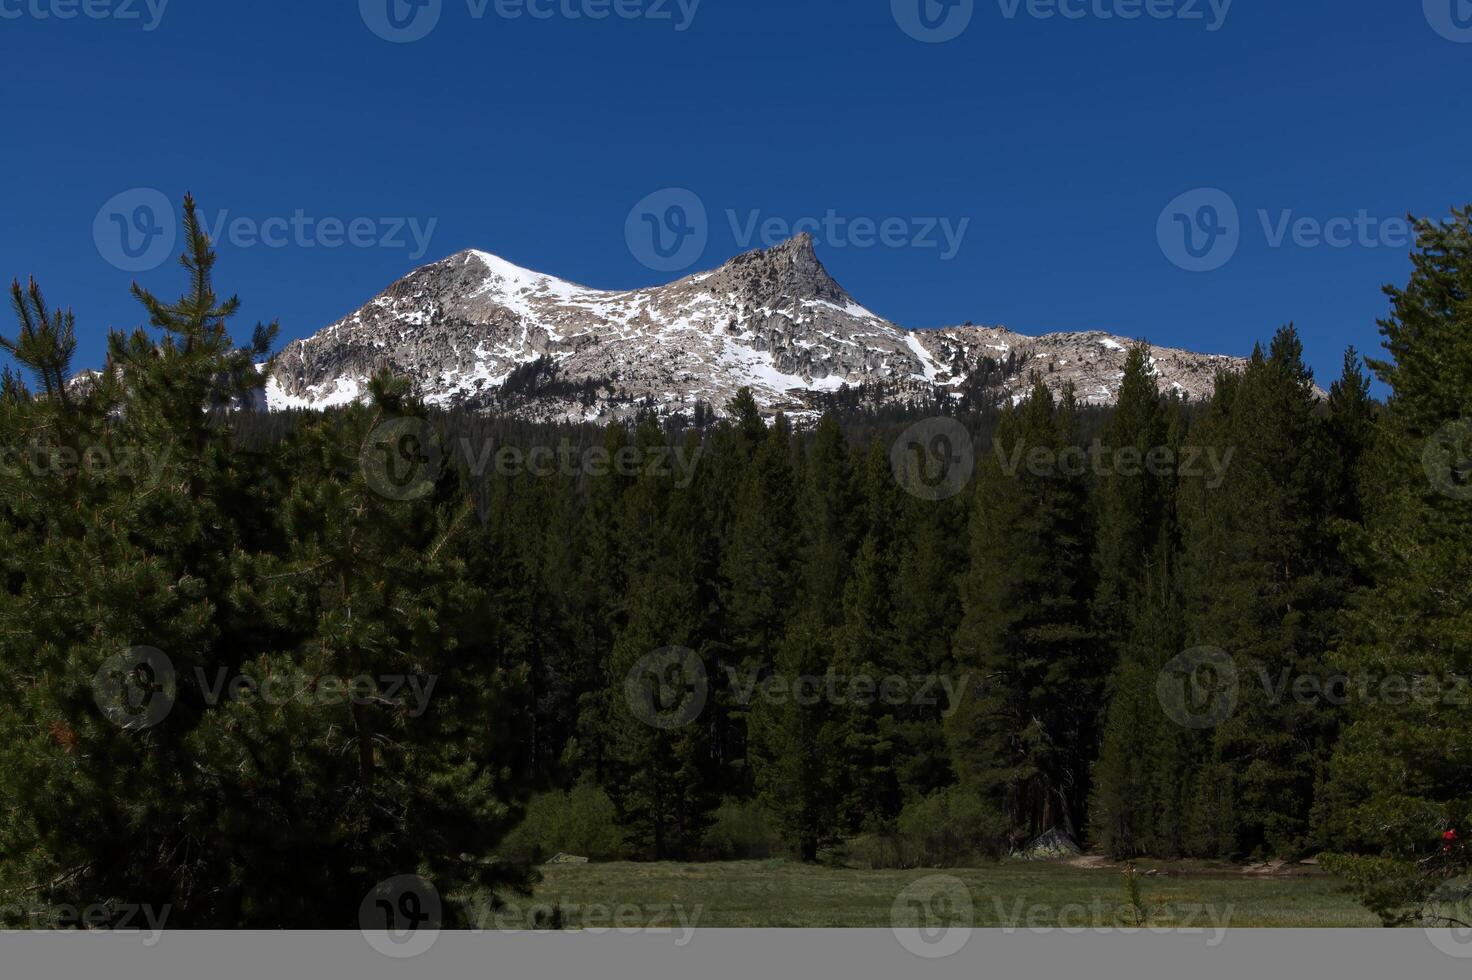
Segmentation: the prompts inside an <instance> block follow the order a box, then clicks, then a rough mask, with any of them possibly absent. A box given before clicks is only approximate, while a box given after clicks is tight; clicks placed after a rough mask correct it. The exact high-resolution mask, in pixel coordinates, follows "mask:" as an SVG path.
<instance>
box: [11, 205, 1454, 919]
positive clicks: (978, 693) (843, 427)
mask: <svg viewBox="0 0 1472 980" xmlns="http://www.w3.org/2000/svg"><path fill="white" fill-rule="evenodd" d="M185 211H186V226H185V232H186V234H185V236H184V242H185V245H186V249H185V256H184V261H183V266H184V269H183V275H182V277H181V284H182V289H183V291H182V295H181V296H180V297H179V298H178V299H169V298H165V297H162V296H159V295H155V294H154V293H153V292H150V291H148V290H145V289H143V288H142V287H136V286H135V295H136V298H137V300H138V302H139V304H140V310H141V311H142V314H143V318H144V319H146V321H147V326H146V327H142V328H139V329H137V330H135V331H133V332H129V333H114V334H113V335H112V336H111V339H110V342H109V351H108V362H107V367H106V370H105V371H102V372H100V373H97V374H92V375H87V376H84V377H82V378H81V379H79V380H76V381H73V380H71V379H72V378H73V375H74V373H75V371H76V366H74V365H73V364H72V360H73V355H74V351H75V347H76V342H75V330H76V325H75V323H74V320H73V318H72V316H71V315H70V314H68V313H66V312H64V311H63V310H62V309H58V308H55V307H53V306H51V305H49V302H50V301H49V300H48V298H47V297H46V296H43V293H42V291H41V289H40V287H39V286H37V285H36V284H34V283H30V284H22V283H17V284H16V285H15V286H14V287H13V290H12V292H13V300H14V306H15V313H16V315H17V318H18V323H17V325H16V327H15V328H14V330H13V331H12V332H10V333H8V334H7V339H6V340H5V341H4V346H5V348H6V350H7V351H9V352H10V353H11V354H12V355H13V357H14V359H15V360H16V361H17V363H19V364H20V365H22V366H23V368H24V369H25V371H24V375H23V376H21V375H15V374H12V373H10V372H9V371H7V372H6V376H5V378H4V388H3V394H0V445H3V446H4V447H6V458H5V459H4V461H3V462H4V466H3V469H0V480H3V490H0V538H3V541H0V563H3V576H4V587H3V589H0V686H3V694H0V894H3V897H4V899H5V901H3V902H0V907H5V908H17V907H23V906H27V907H28V906H34V905H35V904H36V903H37V902H39V903H41V904H42V905H43V906H49V907H55V908H63V907H79V906H91V905H94V904H95V903H108V902H114V901H117V902H128V903H136V904H152V905H155V906H167V907H169V908H170V909H171V910H172V917H171V920H170V924H171V925H172V926H175V927H218V928H234V927H262V928H272V927H317V928H356V927H357V926H358V923H359V903H360V901H361V899H362V897H363V896H364V895H369V894H371V893H372V892H373V890H374V889H375V888H377V887H379V885H380V883H382V882H384V881H386V880H390V879H393V878H395V877H396V876H402V875H420V876H423V877H424V878H425V879H428V880H430V881H432V882H433V883H434V885H435V887H436V888H437V889H438V891H439V893H440V894H442V895H467V894H477V895H483V896H490V897H491V898H490V900H491V901H495V900H497V898H496V896H511V895H515V894H517V893H518V892H519V891H524V890H525V889H526V888H527V887H528V886H529V885H530V883H531V882H532V880H533V878H534V876H535V874H536V870H535V869H536V867H537V866H538V865H539V864H540V863H541V862H543V861H545V860H546V859H548V858H549V857H552V856H553V855H555V854H557V853H560V852H565V853H571V854H576V855H582V856H587V857H590V858H592V859H593V860H595V861H596V860H603V859H624V860H634V861H646V860H680V861H691V862H694V861H716V860H723V859H733V858H768V857H771V858H778V857H781V858H787V859H790V860H794V861H802V862H824V863H830V864H837V865H847V866H862V867H947V866H956V865H958V864H963V863H966V862H985V861H989V860H993V859H999V858H1005V857H1007V856H1009V855H1012V854H1015V853H1018V852H1024V851H1026V850H1027V849H1028V848H1030V847H1032V846H1033V845H1034V842H1035V841H1037V840H1038V839H1039V838H1043V837H1045V836H1046V835H1050V834H1052V835H1054V839H1055V840H1056V839H1059V838H1067V839H1068V840H1071V841H1073V842H1075V843H1077V844H1078V845H1080V846H1081V847H1084V848H1087V849H1092V850H1094V851H1097V852H1098V853H1101V854H1104V855H1108V856H1110V857H1115V858H1140V857H1156V858H1202V859H1219V860H1227V861H1249V860H1258V861H1261V860H1269V859H1273V858H1283V859H1289V860H1296V859H1301V858H1305V857H1311V856H1312V857H1318V858H1319V859H1320V861H1321V863H1322V864H1323V865H1325V866H1326V867H1328V868H1329V869H1330V870H1332V871H1333V872H1334V873H1335V874H1337V875H1340V876H1342V878H1343V880H1344V882H1345V883H1346V885H1347V886H1349V887H1352V888H1353V889H1355V891H1356V893H1357V894H1358V895H1359V896H1360V898H1361V899H1362V901H1363V902H1364V903H1365V905H1366V906H1367V907H1368V908H1369V909H1371V910H1373V911H1374V912H1376V913H1379V914H1380V916H1381V917H1382V918H1383V919H1384V920H1385V921H1386V922H1387V923H1396V922H1404V921H1412V920H1414V919H1415V918H1416V917H1417V916H1419V915H1420V914H1421V911H1422V909H1423V908H1424V906H1425V905H1426V903H1427V902H1428V901H1430V899H1431V897H1432V896H1433V895H1434V894H1435V893H1436V892H1437V890H1438V889H1439V888H1440V887H1442V885H1443V884H1445V883H1446V882H1448V881H1451V880H1454V879H1457V878H1459V877H1461V876H1463V875H1466V874H1467V873H1468V872H1469V867H1468V866H1469V864H1472V851H1469V850H1468V849H1467V847H1466V845H1465V842H1464V838H1465V836H1466V835H1467V834H1468V833H1469V832H1472V829H1469V828H1472V688H1469V681H1468V678H1469V677H1472V208H1467V209H1462V210H1458V211H1454V212H1453V213H1452V214H1451V215H1450V216H1449V217H1447V218H1445V219H1442V220H1426V221H1422V222H1420V223H1419V224H1418V226H1417V230H1418V235H1417V245H1416V251H1415V253H1414V256H1413V260H1414V262H1413V273H1412V275H1411V276H1410V278H1409V281H1407V282H1405V283H1403V284H1400V285H1397V286H1394V287H1390V288H1387V290H1386V296H1387V303H1386V310H1385V313H1384V319H1383V321H1382V323H1381V332H1382V335H1383V339H1384V349H1383V350H1382V351H1378V352H1374V353H1371V354H1367V355H1366V356H1361V354H1360V353H1359V352H1356V351H1354V350H1352V349H1351V350H1349V351H1347V352H1346V353H1345V357H1344V369H1343V373H1342V375H1341V376H1340V377H1338V378H1330V379H1315V378H1314V377H1313V376H1312V374H1311V372H1310V371H1309V370H1308V369H1307V368H1306V367H1305V360H1304V350H1303V346H1302V344H1301V342H1300V340H1299V337H1298V335H1297V334H1296V332H1295V331H1294V329H1293V328H1292V327H1291V326H1286V327H1283V328H1281V329H1279V330H1277V332H1276V333H1273V334H1272V335H1271V336H1264V338H1263V343H1262V345H1261V346H1260V347H1259V348H1258V349H1257V350H1256V351H1255V352H1253V355H1252V358H1251V361H1250V364H1249V366H1248V367H1247V369H1246V370H1245V371H1244V372H1241V373H1235V374H1222V375H1221V376H1219V377H1218V378H1217V379H1216V383H1215V391H1214V394H1213V396H1212V397H1211V398H1210V399H1209V400H1208V401H1206V402H1191V403H1188V402H1185V401H1183V400H1181V399H1179V398H1177V397H1174V396H1173V395H1172V394H1171V393H1170V392H1166V391H1161V390H1160V389H1159V388H1158V387H1157V383H1156V380H1155V377H1154V374H1153V372H1152V369H1151V365H1150V359H1149V354H1148V348H1147V347H1145V346H1143V345H1142V346H1141V347H1139V348H1137V349H1136V350H1134V351H1133V352H1132V353H1131V356H1130V359H1129V363H1128V369H1127V372H1126V376H1125V379H1124V382H1123V387H1122V390H1121V394H1120V397H1119V401H1118V404H1117V405H1116V406H1113V407H1110V408H1100V407H1090V406H1085V405H1082V404H1080V402H1079V401H1078V400H1076V399H1075V398H1074V396H1073V394H1072V393H1071V392H1069V391H1066V390H1065V391H1063V392H1062V393H1061V394H1058V393H1055V392H1053V391H1052V390H1051V389H1050V388H1049V387H1048V386H1047V384H1046V383H1045V379H1043V378H1036V379H1034V383H1033V387H1032V392H1031V394H1030V396H1028V397H1026V398H1022V399H1020V400H1018V401H1016V403H1015V404H1014V403H1011V402H1010V401H1008V402H1005V403H1004V402H1001V401H1000V400H999V399H996V398H990V399H988V398H986V397H984V396H983V395H982V394H980V393H976V392H972V393H968V395H967V397H966V398H963V399H946V398H939V397H937V398H936V399H934V400H933V401H925V402H917V403H916V404H914V405H912V406H911V407H910V409H909V410H900V409H897V408H894V407H884V408H878V407H872V406H871V404H870V403H869V402H868V401H866V400H865V399H864V398H863V397H862V393H844V394H841V395H840V396H836V397H835V398H834V399H833V402H832V404H831V405H829V406H827V408H826V411H821V412H819V411H814V412H812V413H798V414H795V415H794V416H793V417H791V418H787V417H783V416H780V415H779V416H776V417H775V418H773V417H769V416H764V414H763V413H762V412H761V411H759V409H758V406H757V404H756V402H755V401H754V400H753V399H752V397H751V395H750V393H749V392H743V393H742V395H741V396H739V397H738V398H736V400H735V401H734V402H732V403H731V404H730V405H725V406H714V407H712V408H711V409H707V408H705V407H702V409H701V410H700V411H697V412H695V413H694V414H693V415H688V416H677V417H657V416H655V415H653V414H649V415H648V416H647V417H645V418H643V419H642V420H640V421H638V422H636V423H634V424H624V423H622V422H619V423H613V424H609V425H607V426H603V427H598V426H591V425H585V426H553V425H535V424H530V423H526V422H522V421H517V420H516V419H513V418H510V417H499V416H496V415H470V414H463V413H455V412H445V411H439V410H435V409H431V408H429V407H426V406H425V405H422V404H420V403H418V402H416V400H415V399H414V397H413V396H412V393H411V390H410V388H409V385H408V383H407V381H406V380H405V379H402V378H396V377H394V376H392V375H391V374H390V373H388V372H387V371H385V372H383V373H381V374H380V375H379V376H378V377H377V378H376V380H375V382H374V386H373V390H372V392H371V399H370V400H369V402H367V403H365V404H362V405H358V406H354V407H348V408H342V409H336V410H332V411H329V412H326V413H288V414H276V415H266V414H262V413H257V412H253V411H250V410H248V408H247V406H249V405H251V404H252V403H253V401H254V400H255V397H256V395H257V393H258V391H259V388H260V385H261V384H262V380H261V374H260V372H259V371H258V369H257V367H256V365H257V364H258V363H259V362H261V361H263V360H265V359H266V358H267V357H269V355H270V354H271V352H272V350H273V346H274V344H275V332H276V331H275V327H274V326H267V325H262V326H256V327H255V328H254V329H253V330H252V329H251V328H249V327H247V326H246V325H245V324H244V323H243V322H242V321H241V320H240V319H239V318H238V317H237V313H238V312H239V307H240V303H239V301H238V300H236V299H233V298H229V293H228V280H229V269H228V268H225V267H223V266H222V267H219V268H217V267H216V261H215V255H214V253H213V251H212V247H211V244H210V242H209V240H208V239H207V237H206V236H205V235H204V233H203V232H202V231H201V230H200V228H199V226H198V223H197V221H196V220H195V217H194V215H195V212H194V209H193V205H192V203H190V204H189V205H187V206H186V209H185ZM1376 379H1378V382H1379V383H1380V385H1379V387H1377V386H1376V385H1375V381H1376ZM1382 391H1383V394H1382V393H1381V392H1382ZM79 830H84V832H79ZM452 921H453V920H452ZM9 924H11V925H15V924H22V925H24V924H26V923H14V922H12V923H9ZM31 924H34V922H33V923H31Z"/></svg>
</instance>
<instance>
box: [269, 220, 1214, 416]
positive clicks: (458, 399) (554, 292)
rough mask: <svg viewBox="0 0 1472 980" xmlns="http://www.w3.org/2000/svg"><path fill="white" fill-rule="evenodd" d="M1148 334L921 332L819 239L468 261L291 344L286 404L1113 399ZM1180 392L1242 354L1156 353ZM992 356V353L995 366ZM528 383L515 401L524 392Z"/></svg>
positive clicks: (772, 406)
mask: <svg viewBox="0 0 1472 980" xmlns="http://www.w3.org/2000/svg"><path fill="white" fill-rule="evenodd" d="M1130 343H1131V342H1130V341H1129V340H1127V339H1125V338H1122V337H1115V336H1111V335H1108V334H1104V333H1085V334H1050V335H1048V336H1044V337H1036V338H1034V337H1026V336H1023V335H1021V334H1017V333H1013V332H1011V331H1009V330H1006V329H1003V328H986V327H974V326H969V325H968V326H964V327H952V328H946V329H941V330H910V329H906V328H904V327H900V326H897V325H895V324H893V323H891V322H889V321H888V320H885V319H884V318H883V317H880V316H877V315H876V314H874V313H872V312H870V311H869V310H867V309H865V308H864V307H863V306H861V305H859V303H858V302H857V301H856V300H855V299H854V298H853V296H851V295H850V294H849V293H848V292H847V291H846V290H845V289H844V288H843V287H842V286H840V285H839V284H838V283H837V282H835V281H834V280H833V278H832V277H831V276H829V275H828V272H827V270H825V269H824V268H823V265H822V263H821V262H820V261H819V260H818V257H817V255H816V253H815V252H814V250H813V241H812V238H811V237H810V236H807V235H803V236H800V237H798V238H794V239H792V240H791V241H788V242H785V243H783V244H782V245H779V246H777V247H775V248H771V249H765V250H759V251H754V252H750V253H747V254H745V255H741V256H738V257H737V258H734V259H732V260H731V261H730V262H727V263H726V264H725V265H723V266H721V267H720V268H719V269H715V270H713V271H710V272H703V273H700V274H698V275H693V276H689V277H687V278H685V279H680V280H678V281H676V282H673V283H670V284H669V285H666V286H656V287H651V288H647V289H636V290H631V291H628V292H616V291H615V292H610V291H605V290H598V289H590V288H588V287H586V286H579V285H576V284H574V283H571V282H567V281H565V280H562V279H557V278H554V277H552V276H548V275H544V274H542V273H538V272H532V271H530V270H528V269H523V268H520V267H518V266H516V265H513V264H511V263H510V262H507V261H505V260H504V259H500V258H497V257H496V256H494V255H489V254H487V253H485V252H478V251H468V252H461V253H460V254H458V255H452V256H450V257H449V258H447V259H443V260H441V261H439V262H435V263H433V264H431V265H427V266H425V267H423V268H421V269H417V270H415V271H414V272H412V273H410V274H409V275H408V276H406V277H404V278H403V279H401V280H399V281H398V282H396V283H394V284H393V285H392V286H390V287H389V288H388V289H387V290H385V291H384V292H383V293H382V294H381V295H380V296H378V297H376V298H375V299H373V300H372V301H371V302H370V303H369V304H368V305H367V306H365V307H363V308H362V309H360V310H358V311H357V312H356V313H353V314H351V315H349V316H348V317H346V318H344V319H342V320H340V321H338V322H337V323H334V324H332V325H331V326H329V327H327V328H326V329H324V330H322V331H321V332H319V333H317V334H316V335H314V336H312V337H310V338H308V339H306V340H301V341H297V342H295V343H292V344H290V345H289V346H288V347H287V348H286V349H285V350H284V351H283V352H282V353H281V355H280V356H279V357H278V358H277V359H276V362H275V367H274V369H273V371H272V375H271V378H270V381H269V383H268V387H267V400H268V403H269V405H270V406H271V408H273V409H283V408H294V407H295V408H322V407H327V406H331V405H338V404H343V403H346V402H350V401H353V400H356V399H358V398H361V397H364V396H365V395H366V392H367V388H368V384H367V382H368V378H369V377H370V376H371V375H372V374H373V372H374V371H375V370H377V369H378V368H379V367H381V366H384V365H387V366H389V367H391V368H392V369H394V370H395V371H396V372H398V373H400V374H404V375H407V376H408V377H409V378H411V379H412V380H413V382H414V384H415V386H416V390H417V392H418V394H419V395H420V396H421V397H423V398H424V399H425V400H426V401H427V402H428V403H430V404H433V405H439V406H444V407H450V406H462V407H468V408H472V409H476V408H491V407H498V408H499V409H500V410H505V411H511V412H514V413H515V414H518V415H521V416H524V417H528V418H536V419H543V420H550V419H588V420H592V419H597V418H609V417H617V416H620V415H623V414H626V413H630V412H633V411H635V410H637V409H638V408H640V407H647V406H650V405H653V406H656V407H658V408H659V409H660V410H662V411H666V412H678V411H689V410H691V409H693V407H694V406H695V404H696V403H697V402H704V403H706V404H707V405H709V406H711V407H712V408H714V409H716V410H717V411H719V410H720V409H721V408H723V407H724V406H725V404H726V403H727V402H728V401H729V400H730V398H731V397H732V396H733V395H734V394H735V393H736V391H737V390H738V389H739V388H741V387H743V386H749V387H750V388H751V389H752V391H753V393H754V395H755V396H756V399H757V401H758V403H759V404H760V405H762V406H763V407H764V408H765V409H768V410H773V411H775V410H778V409H782V410H786V411H789V412H800V411H802V410H803V409H806V408H809V407H810V406H811V404H812V399H813V397H814V396H815V395H816V394H818V393H822V392H833V391H837V390H839V389H840V388H842V387H843V386H845V385H848V386H850V387H856V386H859V385H864V384H867V385H871V386H876V387H877V389H878V390H880V391H882V392H883V394H881V395H880V397H883V398H901V397H905V396H907V395H914V394H916V393H919V392H923V391H927V390H934V389H935V388H937V387H939V388H941V389H946V388H950V389H953V390H954V389H956V388H958V387H960V386H962V385H964V384H965V383H966V382H967V381H968V379H970V378H971V377H972V376H973V374H974V373H975V372H977V371H978V370H979V369H981V368H982V367H983V365H986V366H988V367H989V368H990V370H991V372H992V373H991V374H990V375H989V377H997V378H999V377H1000V376H999V375H998V374H997V367H998V365H1001V364H1005V363H1007V362H1008V359H1009V355H1010V357H1011V365H1010V366H1011V371H1010V372H1006V377H1005V378H1003V379H1000V380H998V381H997V383H998V385H999V387H1001V388H1003V389H1004V391H1005V393H1006V394H1008V395H1011V396H1014V397H1015V396H1016V395H1018V394H1019V393H1020V392H1022V391H1023V390H1025V389H1026V387H1027V386H1028V384H1029V382H1028V378H1029V376H1030V374H1031V373H1032V372H1034V371H1036V372H1038V373H1039V374H1041V375H1042V376H1043V377H1045V378H1046V379H1047V381H1048V383H1049V384H1050V385H1051V386H1054V387H1055V388H1058V389H1061V388H1062V386H1063V385H1064V384H1065V383H1066V382H1069V381H1072V382H1073V383H1074V385H1075V387H1076V389H1077V391H1078V394H1079V397H1080V399H1082V400H1084V401H1089V402H1099V403H1105V402H1111V401H1113V400H1114V398H1115V396H1116V395H1117V393H1118V386H1119V380H1120V378H1121V376H1122V373H1123V368H1124V361H1125V354H1126V350H1127V348H1128V345H1129V344H1130ZM1152 354H1153V363H1154V365H1155V370H1156V372H1157V376H1158V378H1159V380H1160V383H1161V387H1162V388H1163V389H1166V390H1169V389H1172V388H1174V389H1177V390H1179V391H1182V392H1183V393H1185V394H1188V395H1190V396H1191V397H1193V398H1200V397H1204V396H1205V395H1207V394H1209V393H1210V391H1211V386H1212V380H1213V378H1214V376H1215V374H1216V372H1217V371H1218V370H1219V369H1221V368H1224V367H1225V368H1232V367H1239V366H1240V365H1241V363H1242V362H1241V361H1240V359H1237V358H1231V357H1224V356H1218V355H1204V354H1193V353H1190V352H1186V351H1179V350H1169V349H1164V348H1157V349H1155V350H1154V351H1153V352H1152ZM987 359H990V362H992V363H990V364H988V361H987ZM512 389H514V391H515V394H516V397H514V398H512V397H511V391H512Z"/></svg>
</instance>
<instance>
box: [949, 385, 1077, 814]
mask: <svg viewBox="0 0 1472 980" xmlns="http://www.w3.org/2000/svg"><path fill="white" fill-rule="evenodd" d="M1074 424H1075V422H1074V407H1073V404H1072V396H1071V393H1070V394H1068V395H1066V396H1065V399H1064V401H1063V403H1062V404H1061V405H1059V404H1056V403H1055V402H1054V399H1053V396H1052V395H1051V393H1050V392H1049V391H1048V389H1047V387H1046V386H1045V385H1044V384H1043V381H1042V379H1041V378H1035V379H1034V386H1033V390H1032V394H1031V395H1030V397H1029V398H1028V399H1027V400H1026V401H1025V402H1024V403H1023V404H1022V406H1021V407H1020V408H1019V409H1017V410H1016V411H1014V412H1008V413H1005V414H1004V415H1003V417H1002V419H1001V422H1000V424H999V425H998V427H997V432H996V436H995V440H996V450H997V451H996V452H994V453H993V454H992V455H991V456H990V457H989V458H988V459H987V460H986V461H985V462H984V463H983V464H982V466H981V468H980V473H979V475H978V480H977V490H976V495H975V498H974V510H973V517H972V530H971V566H970V569H969V571H968V573H967V576H966V579H965V582H964V584H963V585H962V591H961V597H962V604H963V608H964V610H965V617H964V619H963V620H962V623H961V626H960V628H959V629H958V630H957V633H956V639H955V658H956V662H957V665H958V668H959V670H960V671H961V676H962V677H963V678H965V679H967V680H968V681H969V685H968V687H969V689H968V691H967V695H966V697H965V698H964V699H963V700H962V703H961V704H960V706H959V709H958V710H957V711H956V712H955V714H953V715H952V716H951V717H950V718H949V719H948V720H947V723H946V725H947V729H946V736H947V743H948V745H949V747H950V753H951V761H952V765H953V766H954V767H955V771H956V775H957V777H958V779H959V781H960V784H961V786H962V787H963V788H965V789H966V790H967V791H968V792H970V793H972V794H973V795H975V796H977V797H979V798H980V799H981V800H982V801H983V802H984V803H986V804H988V805H989V806H991V807H992V808H993V809H994V810H995V811H996V812H998V813H999V814H1000V815H1002V817H1003V818H1004V819H1005V820H1006V825H1007V826H1008V827H1010V828H1011V835H1012V842H1013V843H1023V842H1025V840H1026V839H1028V838H1030V837H1032V836H1035V835H1037V834H1040V833H1042V832H1044V831H1047V830H1050V829H1052V828H1055V827H1059V828H1062V829H1064V830H1066V831H1068V832H1071V833H1072V832H1076V831H1077V828H1078V827H1079V826H1080V824H1081V821H1082V818H1083V815H1084V803H1085V800H1086V798H1087V797H1086V794H1087V791H1088V772H1087V769H1088V765H1089V763H1090V761H1091V759H1090V758H1089V748H1088V747H1089V746H1090V745H1091V744H1092V741H1093V732H1092V730H1091V724H1092V717H1093V713H1094V710H1095V709H1094V705H1095V704H1096V703H1097V699H1098V696H1099V693H1100V685H1101V682H1102V679H1103V674H1102V671H1101V669H1100V666H1101V665H1100V664H1099V659H1100V658H1099V656H1098V653H1097V645H1096V643H1095V641H1094V637H1093V636H1092V634H1091V631H1090V628H1089V622H1088V620H1089V616H1088V603H1087V600H1088V596H1089V593H1090V589H1091V584H1092V583H1091V582H1090V581H1089V576H1088V575H1087V574H1086V573H1085V569H1087V567H1088V554H1089V551H1088V548H1089V544H1088V541H1087V540H1086V537H1085V535H1086V515H1085V500H1084V493H1083V491H1084V487H1083V481H1082V479H1081V472H1079V471H1078V468H1076V467H1075V468H1073V469H1074V472H1073V473H1072V474H1070V472H1069V470H1070V467H1068V466H1066V465H1064V456H1063V453H1064V450H1065V449H1067V448H1069V447H1072V448H1073V449H1074V450H1076V451H1079V447H1078V446H1077V445H1076V443H1075V441H1074V440H1075V432H1074Z"/></svg>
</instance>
